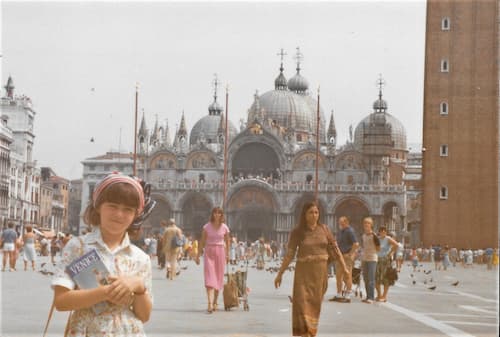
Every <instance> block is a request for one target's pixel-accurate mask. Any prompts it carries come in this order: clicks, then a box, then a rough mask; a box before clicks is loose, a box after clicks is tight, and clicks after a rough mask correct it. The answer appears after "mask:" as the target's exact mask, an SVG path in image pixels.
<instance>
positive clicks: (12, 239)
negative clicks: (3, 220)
mask: <svg viewBox="0 0 500 337" xmlns="http://www.w3.org/2000/svg"><path fill="white" fill-rule="evenodd" d="M17 238H18V235H17V232H16V231H15V230H14V223H13V222H9V224H8V228H7V229H4V231H3V232H2V240H1V241H2V244H3V247H2V249H3V257H2V271H5V266H6V264H7V260H9V271H12V270H14V271H15V270H16V265H15V263H16V241H17Z"/></svg>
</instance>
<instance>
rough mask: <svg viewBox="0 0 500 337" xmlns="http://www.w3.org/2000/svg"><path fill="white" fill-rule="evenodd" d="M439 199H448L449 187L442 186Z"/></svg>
mask: <svg viewBox="0 0 500 337" xmlns="http://www.w3.org/2000/svg"><path fill="white" fill-rule="evenodd" d="M439 198H440V199H442V200H446V199H448V187H447V186H441V190H440V193H439Z"/></svg>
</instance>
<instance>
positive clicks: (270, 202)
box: [228, 186, 277, 241]
mask: <svg viewBox="0 0 500 337" xmlns="http://www.w3.org/2000/svg"><path fill="white" fill-rule="evenodd" d="M276 209H277V207H276V202H275V200H274V197H273V195H272V194H271V192H269V191H267V190H266V189H264V188H261V187H257V186H245V187H243V188H241V189H240V190H239V191H237V192H235V193H234V194H233V195H232V196H231V198H230V199H229V202H228V217H229V220H230V221H229V225H230V228H231V231H232V234H233V235H236V236H237V237H238V240H251V241H253V240H257V239H258V238H260V237H264V238H266V239H275V235H276V234H275V230H274V229H275V224H276V215H275V214H276Z"/></svg>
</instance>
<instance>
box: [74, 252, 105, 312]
mask: <svg viewBox="0 0 500 337" xmlns="http://www.w3.org/2000/svg"><path fill="white" fill-rule="evenodd" d="M66 272H67V273H68V275H69V276H70V277H71V278H72V279H73V281H74V282H75V283H76V285H77V286H78V287H79V288H80V289H92V288H97V287H98V286H100V285H106V284H108V275H109V270H108V268H106V266H105V265H104V263H103V262H102V257H101V255H100V254H99V253H98V252H97V250H95V249H92V250H90V251H89V252H87V253H85V254H83V255H82V256H80V257H79V258H77V259H75V260H73V261H72V262H71V263H70V264H69V265H68V266H67V267H66ZM107 307H108V303H107V302H100V303H97V304H95V305H94V306H93V307H92V309H93V310H94V312H95V313H96V314H99V313H101V312H103V311H104V310H106V308H107Z"/></svg>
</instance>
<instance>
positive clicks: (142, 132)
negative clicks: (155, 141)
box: [139, 109, 148, 138]
mask: <svg viewBox="0 0 500 337" xmlns="http://www.w3.org/2000/svg"><path fill="white" fill-rule="evenodd" d="M145 115H146V114H145V112H144V109H142V120H141V126H140V127H139V138H140V136H144V137H146V136H147V134H148V129H147V127H146V116H145Z"/></svg>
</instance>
